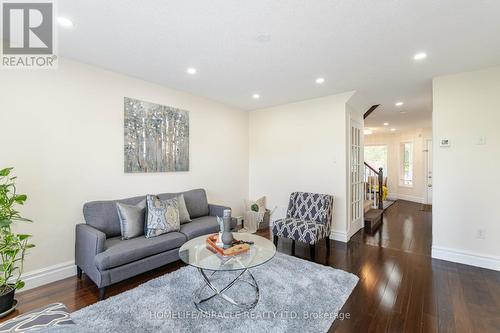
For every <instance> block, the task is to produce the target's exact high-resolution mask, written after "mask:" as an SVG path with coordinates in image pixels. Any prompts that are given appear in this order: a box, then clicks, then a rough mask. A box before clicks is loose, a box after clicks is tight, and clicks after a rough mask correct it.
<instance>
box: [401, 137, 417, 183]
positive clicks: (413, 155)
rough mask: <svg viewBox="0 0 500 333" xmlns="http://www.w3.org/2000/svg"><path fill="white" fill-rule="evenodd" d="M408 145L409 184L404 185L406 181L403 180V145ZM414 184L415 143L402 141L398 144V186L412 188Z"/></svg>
mask: <svg viewBox="0 0 500 333" xmlns="http://www.w3.org/2000/svg"><path fill="white" fill-rule="evenodd" d="M406 144H410V145H411V146H410V147H411V154H410V158H411V160H410V168H411V180H409V181H410V182H411V183H410V184H408V183H406V182H407V180H406V179H404V158H405V151H404V150H405V145H406ZM414 183H415V143H414V142H413V141H402V142H400V143H399V186H400V187H408V188H412V187H413V184H414Z"/></svg>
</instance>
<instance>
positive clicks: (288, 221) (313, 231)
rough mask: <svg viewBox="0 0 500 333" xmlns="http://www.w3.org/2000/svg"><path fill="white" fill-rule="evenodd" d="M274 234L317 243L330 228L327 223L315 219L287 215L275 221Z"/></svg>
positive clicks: (325, 235) (326, 234)
mask: <svg viewBox="0 0 500 333" xmlns="http://www.w3.org/2000/svg"><path fill="white" fill-rule="evenodd" d="M273 235H274V236H278V237H283V238H290V239H293V240H296V241H299V242H304V243H308V244H316V243H317V242H319V241H320V240H322V239H323V238H325V237H327V236H328V228H327V227H326V225H324V224H321V223H317V222H314V221H308V220H300V219H296V218H293V217H287V218H284V219H280V220H276V221H274V223H273Z"/></svg>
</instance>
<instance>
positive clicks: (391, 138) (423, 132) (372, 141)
mask: <svg viewBox="0 0 500 333" xmlns="http://www.w3.org/2000/svg"><path fill="white" fill-rule="evenodd" d="M426 139H432V129H431V128H423V129H422V128H418V129H414V130H408V131H401V132H400V131H397V132H394V133H380V134H375V133H374V134H371V135H365V145H367V146H369V145H386V146H387V169H388V170H384V175H386V176H387V187H388V190H389V197H390V198H392V199H403V200H409V201H414V202H420V203H426V201H427V200H426V197H427V192H426V191H427V188H426V187H427V186H426V185H427V180H426V174H425V172H426V163H427V162H426V159H425V157H426V156H425V155H426V153H425V152H424V150H425V140H426ZM403 142H412V143H413V186H411V187H407V186H400V185H399V178H400V174H399V172H400V165H401V160H400V158H401V156H400V155H401V154H400V149H401V148H400V145H401V143H403Z"/></svg>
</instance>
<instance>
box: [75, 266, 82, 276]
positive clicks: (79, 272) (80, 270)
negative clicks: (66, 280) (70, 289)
mask: <svg viewBox="0 0 500 333" xmlns="http://www.w3.org/2000/svg"><path fill="white" fill-rule="evenodd" d="M82 273H83V271H82V269H81V268H80V267H78V266H76V277H77V278H79V279H81V278H82Z"/></svg>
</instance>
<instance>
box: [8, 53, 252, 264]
mask: <svg viewBox="0 0 500 333" xmlns="http://www.w3.org/2000/svg"><path fill="white" fill-rule="evenodd" d="M166 75H167V74H166ZM0 77H1V81H0V124H1V130H0V167H6V166H13V167H15V168H16V174H17V175H18V176H19V180H18V188H19V191H21V192H23V193H26V194H28V196H29V200H28V202H27V204H26V206H25V207H24V208H22V213H23V215H25V216H26V217H29V218H31V219H33V220H34V223H33V224H32V225H29V226H23V227H21V229H23V230H24V231H28V232H30V233H32V234H33V235H34V238H33V242H34V243H35V244H36V248H35V249H33V250H32V251H31V252H30V254H29V255H28V257H27V260H26V267H25V271H27V272H29V271H32V270H36V269H39V268H44V267H47V266H51V265H55V264H60V263H64V262H68V261H72V260H73V258H74V244H75V243H74V228H75V224H77V223H81V222H82V221H83V216H82V205H83V203H84V202H86V201H90V200H99V199H118V198H123V197H129V196H134V195H143V194H146V193H159V192H174V191H182V190H187V189H192V188H198V187H203V188H205V189H206V190H207V192H208V196H209V200H210V201H211V202H214V203H222V204H227V205H229V206H231V207H232V208H233V209H234V210H235V214H239V213H241V209H242V205H243V200H244V199H245V198H246V197H247V194H248V113H247V112H243V111H240V110H237V109H234V108H229V107H227V106H224V105H222V104H219V103H216V102H213V101H210V100H207V99H204V98H200V97H195V96H192V95H189V94H187V93H182V92H179V91H174V90H171V89H167V88H164V87H161V86H158V85H155V84H150V83H147V82H144V81H141V80H137V79H134V78H131V77H127V76H124V75H120V74H116V73H113V72H109V71H105V70H102V69H98V68H96V67H92V66H88V65H84V64H81V63H76V62H72V61H66V60H61V61H60V64H59V69H57V70H47V71H43V70H32V71H18V70H11V71H7V70H4V71H2V72H1V74H0ZM125 96H127V97H133V98H138V99H142V100H145V101H150V102H154V103H159V104H163V105H169V106H174V107H177V108H182V109H185V110H189V111H190V155H191V156H190V169H191V170H190V171H189V172H178V173H152V174H125V173H124V171H123V97H125Z"/></svg>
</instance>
